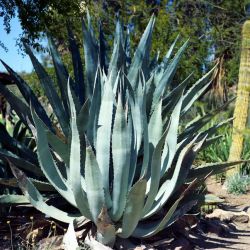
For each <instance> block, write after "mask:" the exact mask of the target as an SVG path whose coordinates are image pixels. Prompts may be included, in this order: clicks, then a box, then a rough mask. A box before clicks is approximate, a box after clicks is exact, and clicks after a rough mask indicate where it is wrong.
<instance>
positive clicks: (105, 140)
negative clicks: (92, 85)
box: [96, 81, 114, 208]
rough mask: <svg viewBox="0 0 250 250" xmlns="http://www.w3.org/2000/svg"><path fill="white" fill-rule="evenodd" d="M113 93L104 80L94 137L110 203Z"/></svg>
mask: <svg viewBox="0 0 250 250" xmlns="http://www.w3.org/2000/svg"><path fill="white" fill-rule="evenodd" d="M113 105H114V94H113V90H112V86H111V83H110V82H109V81H106V83H105V85H104V91H103V96H102V101H101V107H100V112H99V117H98V129H97V138H96V159H97V162H98V165H99V167H100V171H101V174H102V180H103V181H102V184H103V186H104V193H105V200H106V201H107V202H108V203H107V204H108V208H109V205H111V197H110V193H109V166H110V150H111V148H110V141H111V127H112V119H113Z"/></svg>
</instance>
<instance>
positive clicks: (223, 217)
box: [206, 209, 249, 223]
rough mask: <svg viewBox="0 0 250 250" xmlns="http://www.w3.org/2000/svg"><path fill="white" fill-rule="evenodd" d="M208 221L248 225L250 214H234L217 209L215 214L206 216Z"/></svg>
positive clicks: (243, 212)
mask: <svg viewBox="0 0 250 250" xmlns="http://www.w3.org/2000/svg"><path fill="white" fill-rule="evenodd" d="M206 218H207V219H219V220H220V221H224V222H237V223H248V222H249V214H248V213H247V212H245V211H240V212H233V211H225V210H222V209H215V210H214V211H213V213H211V214H207V215H206Z"/></svg>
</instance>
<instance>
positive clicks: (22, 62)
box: [0, 18, 33, 72]
mask: <svg viewBox="0 0 250 250" xmlns="http://www.w3.org/2000/svg"><path fill="white" fill-rule="evenodd" d="M21 33H22V29H21V26H20V23H19V21H18V19H17V18H14V19H12V20H11V32H10V33H9V34H7V33H6V31H5V30H4V26H3V19H2V18H0V41H1V42H3V44H4V45H5V46H6V47H7V49H8V52H5V50H4V49H3V48H2V47H0V59H2V60H3V61H4V62H5V63H7V64H8V65H9V66H10V67H11V68H12V69H14V70H15V71H16V72H22V71H26V72H31V71H32V69H33V67H32V64H31V62H30V59H29V57H28V56H23V55H21V53H20V52H18V46H16V39H17V38H18V37H19V34H21ZM2 71H5V69H4V67H3V65H2V64H0V72H2Z"/></svg>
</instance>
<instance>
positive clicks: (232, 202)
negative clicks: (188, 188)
mask: <svg viewBox="0 0 250 250" xmlns="http://www.w3.org/2000/svg"><path fill="white" fill-rule="evenodd" d="M206 184H207V190H208V192H209V193H212V194H215V195H217V196H218V197H220V198H223V199H224V200H225V202H224V203H223V204H221V205H220V207H221V208H222V209H223V210H228V211H242V210H246V209H247V208H248V207H250V191H248V192H247V194H242V195H233V194H228V193H227V192H226V190H225V189H224V188H223V186H222V185H221V184H220V183H218V182H216V180H215V179H214V178H210V179H208V180H207V183H206ZM234 226H235V230H232V231H231V232H229V234H227V235H223V236H218V235H216V234H212V233H210V234H207V237H206V240H205V241H204V242H203V244H199V247H198V246H197V249H217V250H222V249H237V250H242V249H245V250H249V249H250V222H249V223H237V224H234ZM202 245H203V246H202Z"/></svg>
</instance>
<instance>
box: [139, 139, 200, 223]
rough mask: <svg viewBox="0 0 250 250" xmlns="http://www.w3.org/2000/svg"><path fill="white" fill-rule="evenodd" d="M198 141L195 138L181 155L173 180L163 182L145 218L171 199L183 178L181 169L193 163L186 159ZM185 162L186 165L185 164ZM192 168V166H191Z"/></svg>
mask: <svg viewBox="0 0 250 250" xmlns="http://www.w3.org/2000/svg"><path fill="white" fill-rule="evenodd" d="M196 140H197V137H195V138H194V139H193V140H192V141H191V142H190V143H189V144H188V145H187V146H186V147H184V149H182V151H181V152H180V154H179V157H178V160H177V163H176V166H175V168H174V172H173V176H172V178H171V179H167V180H165V181H164V182H163V184H162V185H161V187H160V188H159V191H158V193H157V195H156V197H155V202H154V204H153V205H152V207H151V210H150V211H149V212H148V213H147V214H146V215H145V216H144V217H143V218H148V217H150V216H152V215H153V214H155V213H156V212H157V211H159V209H161V208H162V206H163V205H164V204H165V203H166V202H167V200H168V199H169V198H170V196H171V195H172V194H173V192H174V190H175V188H176V186H177V184H178V180H179V179H180V178H181V176H180V173H181V168H182V167H183V165H185V164H192V162H188V163H186V162H185V159H186V157H188V154H189V152H190V150H191V149H192V147H193V145H194V143H195V141H196ZM184 162H185V164H183V163H184ZM190 167H191V165H190Z"/></svg>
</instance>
